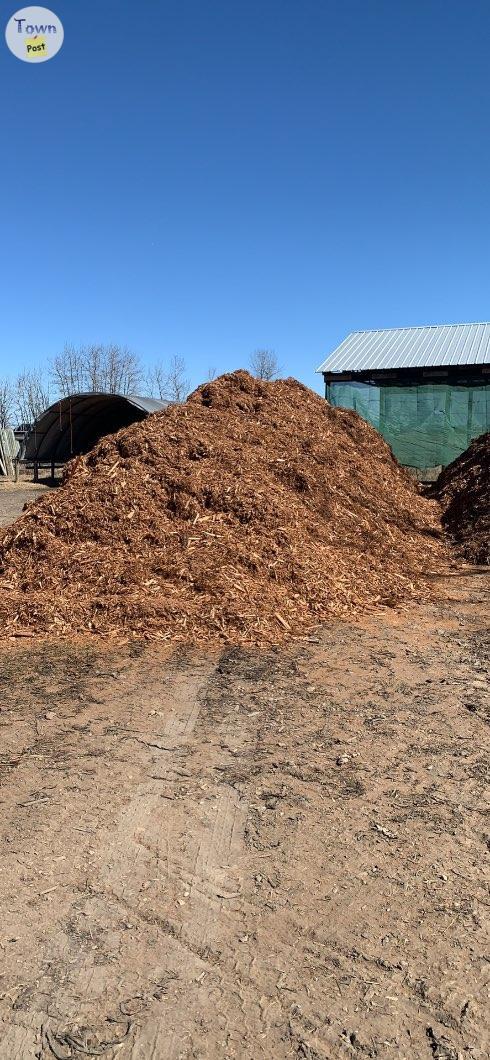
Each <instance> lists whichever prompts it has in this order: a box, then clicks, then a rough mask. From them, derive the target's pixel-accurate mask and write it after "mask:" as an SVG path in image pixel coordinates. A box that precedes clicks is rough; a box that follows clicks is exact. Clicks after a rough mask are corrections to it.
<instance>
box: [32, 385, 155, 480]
mask: <svg viewBox="0 0 490 1060" xmlns="http://www.w3.org/2000/svg"><path fill="white" fill-rule="evenodd" d="M169 404H170V402H169V401H158V400H157V398H151V397H137V396H135V395H134V394H127V395H124V394H100V393H93V394H71V395H70V396H69V397H66V398H61V399H60V400H59V401H55V402H54V404H53V405H50V406H49V408H48V409H46V410H45V411H44V412H43V413H42V414H41V415H40V416H39V417H38V419H37V420H36V422H35V423H34V424H33V426H32V428H31V431H30V434H29V435H28V436H27V439H26V448H25V457H24V459H26V460H38V461H41V462H46V463H48V462H50V461H52V460H54V461H56V462H58V463H64V461H65V460H69V459H70V457H72V456H75V455H78V454H79V453H86V452H88V450H89V449H91V448H92V446H94V445H95V443H96V442H98V441H99V439H100V438H102V437H103V436H104V435H105V434H113V433H114V431H119V430H120V429H121V427H129V425H130V424H131V423H134V422H135V421H137V420H142V419H144V418H145V416H148V415H151V413H152V412H160V411H161V410H162V409H165V408H166V407H167V405H169Z"/></svg>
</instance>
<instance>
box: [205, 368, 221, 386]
mask: <svg viewBox="0 0 490 1060" xmlns="http://www.w3.org/2000/svg"><path fill="white" fill-rule="evenodd" d="M217 374H218V372H217V369H216V368H215V367H214V365H211V366H210V367H209V368H208V370H207V374H206V379H207V381H208V383H212V381H213V379H216V376H217Z"/></svg>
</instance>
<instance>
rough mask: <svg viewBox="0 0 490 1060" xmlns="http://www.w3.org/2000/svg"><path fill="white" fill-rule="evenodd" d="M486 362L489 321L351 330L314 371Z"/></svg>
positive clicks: (489, 351) (489, 346) (489, 355)
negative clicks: (375, 329) (379, 329)
mask: <svg viewBox="0 0 490 1060" xmlns="http://www.w3.org/2000/svg"><path fill="white" fill-rule="evenodd" d="M469 364H490V323H486V324H437V325H431V326H429V327H416V328H388V329H387V330H385V331H353V332H352V333H351V334H350V335H348V336H347V338H346V339H344V341H343V342H341V344H340V346H337V349H336V350H334V351H333V353H331V354H330V355H329V356H328V357H327V358H326V360H325V361H323V364H321V365H320V367H319V368H317V372H365V371H370V370H374V369H376V371H382V370H383V369H384V368H436V367H437V368H439V367H441V368H443V367H447V366H448V365H451V366H454V365H469Z"/></svg>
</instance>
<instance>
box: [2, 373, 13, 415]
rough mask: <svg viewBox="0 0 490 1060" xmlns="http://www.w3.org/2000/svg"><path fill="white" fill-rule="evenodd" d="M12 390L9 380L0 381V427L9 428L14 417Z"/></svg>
mask: <svg viewBox="0 0 490 1060" xmlns="http://www.w3.org/2000/svg"><path fill="white" fill-rule="evenodd" d="M14 410H15V400H14V389H13V386H12V383H11V382H10V379H0V427H11V426H12V421H13V417H14Z"/></svg>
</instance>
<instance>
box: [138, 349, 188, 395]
mask: <svg viewBox="0 0 490 1060" xmlns="http://www.w3.org/2000/svg"><path fill="white" fill-rule="evenodd" d="M146 381H147V386H148V388H149V390H150V393H151V394H152V395H153V396H154V397H159V398H161V399H162V400H166V401H176V402H180V401H185V399H186V397H187V395H188V393H189V390H190V386H191V384H190V380H189V379H188V378H187V376H186V367H185V361H184V358H183V357H178V356H177V355H176V354H175V355H174V356H173V357H171V358H170V362H169V365H168V368H167V367H165V365H164V364H162V362H161V361H158V362H157V363H156V364H154V365H152V367H151V368H149V369H148V372H147V375H146Z"/></svg>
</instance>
